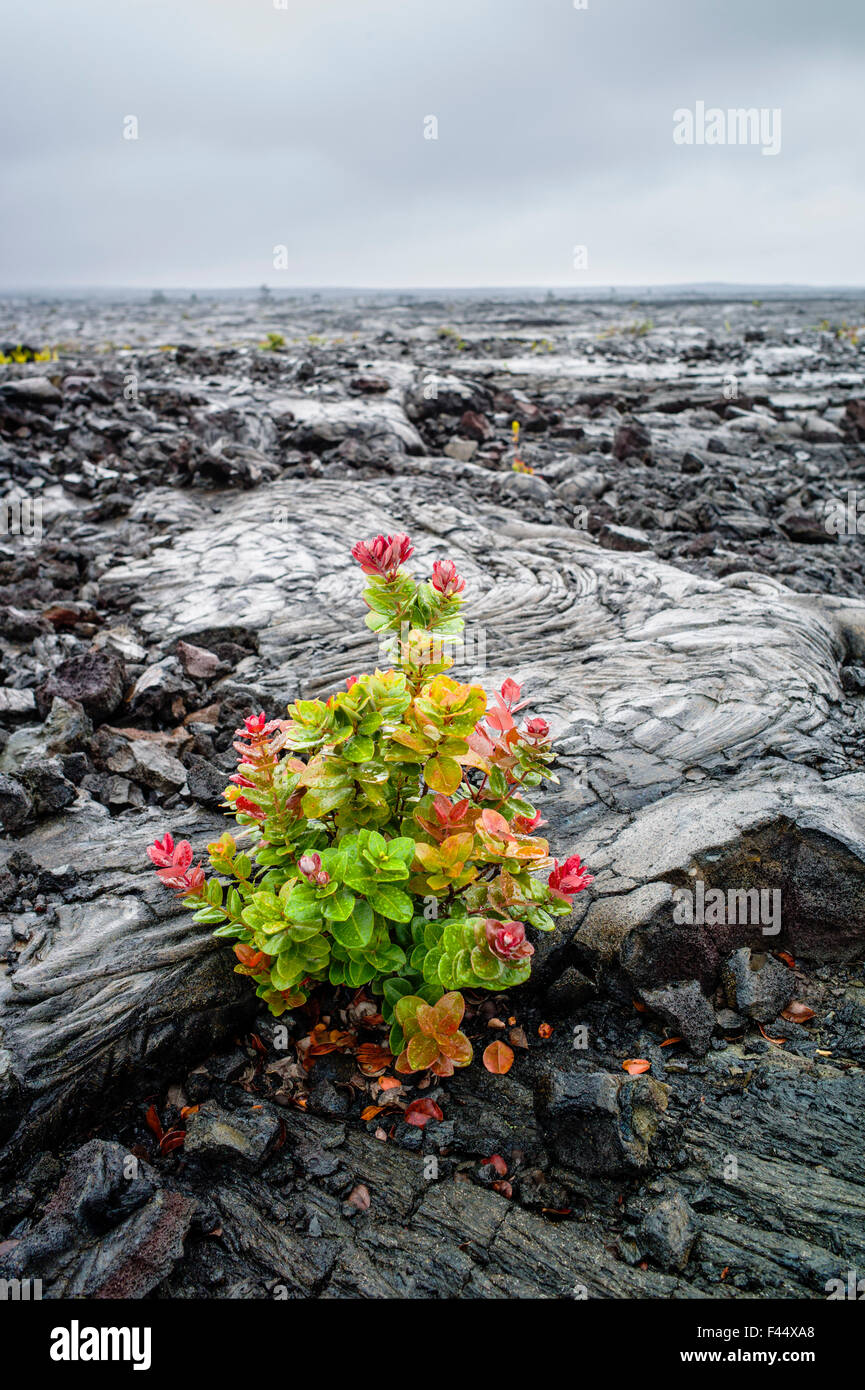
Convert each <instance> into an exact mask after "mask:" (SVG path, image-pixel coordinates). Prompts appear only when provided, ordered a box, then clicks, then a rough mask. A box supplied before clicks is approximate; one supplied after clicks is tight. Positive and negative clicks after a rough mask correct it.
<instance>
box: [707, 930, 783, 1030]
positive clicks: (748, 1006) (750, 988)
mask: <svg viewBox="0 0 865 1390" xmlns="http://www.w3.org/2000/svg"><path fill="white" fill-rule="evenodd" d="M721 982H722V984H723V986H724V993H725V995H726V997H727V1003H728V1005H729V1006H730V1008H731V1009H735V1010H736V1012H737V1013H740V1014H745V1016H746V1017H747V1018H751V1019H753V1020H754V1022H755V1023H771V1021H772V1019H773V1018H777V1016H778V1014H779V1013H780V1012H781V1010H782V1009H785V1008H786V1007H787V1005H788V1004H789V1002H790V1000H791V999H792V998H793V994H794V990H795V979H794V976H793V972H792V971H791V970H789V969H788V967H787V966H786V965H784V964H782V962H781V961H779V960H778V959H777V958H776V957H775V956H770V955H765V954H763V953H762V952H758V951H751V950H750V949H749V948H748V947H747V946H743V947H742V948H741V950H738V951H734V952H733V954H732V955H731V956H730V957H729V958H728V959H727V960H726V961H725V962H724V965H723V967H722V970H721Z"/></svg>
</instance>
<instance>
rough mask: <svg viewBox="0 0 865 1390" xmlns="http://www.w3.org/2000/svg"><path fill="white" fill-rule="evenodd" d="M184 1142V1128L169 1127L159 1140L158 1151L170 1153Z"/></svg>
mask: <svg viewBox="0 0 865 1390" xmlns="http://www.w3.org/2000/svg"><path fill="white" fill-rule="evenodd" d="M185 1143H186V1130H185V1129H170V1130H169V1131H168V1133H167V1134H164V1135H163V1136H162V1138H161V1139H160V1141H159V1152H160V1153H161V1154H170V1153H171V1150H172V1149H179V1148H182V1147H183V1145H184V1144H185Z"/></svg>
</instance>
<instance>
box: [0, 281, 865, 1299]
mask: <svg viewBox="0 0 865 1390" xmlns="http://www.w3.org/2000/svg"><path fill="white" fill-rule="evenodd" d="M857 311H858V312H859V315H860V317H862V318H865V309H863V308H862V306H861V305H855V304H851V302H850V301H838V302H822V301H817V300H813V301H811V300H807V301H806V300H803V301H801V302H792V301H790V302H784V301H778V302H773V301H768V302H766V303H764V304H762V305H756V304H750V303H749V304H742V303H735V302H731V303H729V304H724V303H721V302H717V303H714V302H707V303H700V304H686V303H681V304H675V303H673V304H663V303H662V304H653V305H651V306H645V305H644V306H634V307H630V306H624V305H621V304H618V305H616V304H609V303H604V304H600V303H588V302H581V301H566V300H561V299H555V298H551V299H548V300H544V301H541V300H538V301H535V302H530V301H525V302H522V301H519V300H516V299H509V300H504V299H502V300H482V299H463V300H459V301H455V302H452V303H444V302H437V301H435V302H434V301H429V302H424V301H421V300H414V301H412V300H407V299H406V300H405V301H403V302H400V301H399V300H398V299H396V298H391V299H388V298H386V297H380V298H376V297H368V298H367V299H365V300H364V299H354V300H337V299H334V300H324V301H321V302H316V301H313V300H310V299H306V300H300V299H299V300H297V301H296V302H290V301H285V300H273V301H268V300H266V299H263V300H259V301H257V302H256V301H250V302H245V301H243V300H230V299H225V300H221V301H219V300H212V301H209V300H204V299H202V300H200V301H190V302H188V303H186V302H184V303H180V302H179V301H175V302H174V303H171V302H168V303H154V304H151V305H147V304H141V303H139V304H133V303H130V302H120V301H118V302H117V303H110V302H108V301H105V302H100V303H96V302H94V303H88V304H84V303H78V304H76V303H74V302H71V301H70V302H68V303H57V304H52V303H48V302H46V303H39V302H37V301H35V300H29V301H23V300H22V301H17V302H15V303H14V304H13V303H11V302H10V303H7V304H5V305H2V306H0V313H2V329H0V337H2V338H3V339H5V340H6V343H5V350H6V351H7V352H8V350H9V347H10V345H11V346H15V347H17V345H18V344H21V345H22V347H23V348H25V349H26V348H27V347H28V345H29V346H30V347H31V349H32V348H36V349H40V350H41V349H44V348H46V347H49V348H51V349H53V353H54V355H53V360H49V361H32V360H30V361H27V360H25V361H24V362H20V363H13V364H11V365H5V366H0V471H2V473H3V475H4V479H5V495H4V499H3V501H4V504H5V507H6V512H5V517H6V530H5V532H4V534H3V535H2V536H0V729H2V732H0V815H2V819H3V825H4V830H5V838H4V839H3V840H2V841H0V1275H3V1276H4V1277H15V1276H16V1275H19V1276H21V1277H25V1276H26V1277H31V1278H41V1279H42V1280H43V1286H44V1289H45V1292H46V1294H47V1295H48V1296H54V1297H57V1296H70V1295H73V1296H86V1297H112V1296H117V1295H119V1296H133V1297H143V1296H155V1297H163V1298H165V1297H199V1296H200V1297H236V1296H243V1297H262V1298H263V1297H278V1298H279V1297H290V1298H295V1297H308V1296H320V1297H377V1296H382V1297H386V1296H397V1297H410V1298H419V1297H454V1296H462V1297H484V1298H487V1297H489V1298H497V1297H515V1296H516V1297H549V1296H562V1295H564V1296H571V1297H582V1296H583V1294H584V1293H587V1294H588V1295H589V1296H604V1297H628V1296H638V1297H649V1298H657V1297H681V1298H685V1297H693V1296H698V1297H700V1296H709V1297H716V1298H730V1297H734V1298H735V1297H761V1296H768V1295H771V1294H780V1295H781V1296H785V1297H791V1298H813V1297H820V1296H823V1295H824V1291H825V1285H826V1282H827V1280H829V1279H831V1278H835V1277H839V1275H841V1276H844V1272H845V1271H846V1270H847V1269H848V1268H851V1267H852V1268H855V1267H856V1266H857V1265H858V1266H859V1267H861V1265H862V1262H863V1261H865V1236H863V1230H865V1225H863V1221H862V1216H863V1212H865V1155H863V1151H862V1145H861V1140H860V1137H859V1136H860V1135H861V1132H862V1121H863V1116H865V1088H863V1068H865V967H863V955H865V933H863V927H862V922H863V919H865V918H863V909H865V705H863V695H865V565H863V547H865V539H863V537H862V536H860V535H859V534H858V532H857V530H856V527H855V525H854V526H853V527H852V528H850V527H849V526H848V527H847V528H846V529H842V530H832V529H831V528H828V529H827V526H826V524H825V522H826V517H827V511H826V508H827V506H829V507H831V506H832V505H834V504H841V505H842V507H843V508H844V509H845V513H844V514H845V516H846V517H848V518H849V517H850V516H851V515H853V516H854V518H855V512H856V506H857V505H858V504H857V502H856V498H857V496H858V490H859V488H860V479H861V478H862V477H863V467H865V359H863V349H862V348H861V347H860V345H859V343H858V340H857V334H856V333H855V331H854V330H853V329H852V328H848V327H847V324H848V323H855V321H856V314H857ZM268 335H269V336H268ZM262 344H266V346H263V345H262ZM18 356H19V357H20V356H23V357H25V358H26V357H27V356H28V353H27V351H26V350H25V351H23V352H22V353H19V354H18ZM30 356H31V357H32V351H31V353H30ZM515 421H516V422H517V423H518V424H519V427H520V428H519V431H518V432H517V434H516V437H515V432H514V430H513V424H514V422H515ZM515 458H516V459H518V460H520V463H519V466H518V468H517V469H515V468H514V466H513V465H514V461H515ZM523 469H532V470H534V471H533V472H529V471H521V470H523ZM851 498H852V499H853V502H852V507H851V501H850V499H851ZM37 504H38V505H37ZM16 508H17V511H16ZM16 517H17V518H18V522H19V524H18V526H17V528H16V526H15V525H14V524H10V522H14V520H15V518H16ZM396 529H399V530H405V531H408V532H410V533H411V535H412V536H413V538H414V541H415V544H416V546H417V558H418V560H419V561H421V562H424V561H428V560H431V559H432V558H435V557H438V556H440V555H441V553H442V552H443V551H446V552H447V553H448V554H450V555H452V556H453V558H454V559H455V560H456V561H457V564H458V566H459V568H460V571H461V573H463V574H465V575H466V577H467V579H468V582H469V589H470V592H471V595H472V606H471V608H470V610H469V614H468V619H469V631H468V634H467V636H468V640H467V643H466V649H465V652H464V660H463V661H462V662H460V663H459V664H458V667H457V673H458V674H461V675H463V676H465V677H471V676H479V677H482V678H483V681H484V683H485V684H486V685H487V686H488V687H494V686H495V685H497V684H498V683H500V681H501V679H503V678H504V676H506V675H510V676H513V677H514V678H516V679H518V680H520V681H521V682H523V683H524V684H525V686H526V688H527V689H526V693H527V694H530V696H531V699H532V707H533V711H534V712H535V713H537V714H539V715H542V716H543V717H544V718H546V719H547V720H548V721H549V723H550V725H551V727H552V730H553V735H554V737H555V739H556V745H557V747H558V748H559V749H560V759H559V763H558V767H557V771H558V775H559V777H560V783H559V785H558V786H557V787H553V788H550V789H549V792H548V793H547V795H546V796H545V798H544V801H543V812H544V815H545V817H546V818H547V820H548V822H549V824H548V826H547V827H546V828H545V831H544V833H545V834H546V835H547V836H548V838H549V840H550V842H551V846H552V852H553V853H554V854H556V855H557V856H558V857H559V858H564V857H565V856H566V855H567V854H569V853H571V852H574V851H578V852H579V853H580V854H581V856H582V857H583V859H584V860H585V861H586V863H587V864H588V866H589V868H590V869H591V871H592V872H593V873H594V874H595V876H596V877H595V882H594V883H593V885H592V887H591V890H589V891H588V892H587V893H586V894H584V895H581V898H580V899H578V900H577V903H576V905H575V907H576V910H575V912H574V914H573V916H572V918H570V919H567V920H566V922H565V923H564V925H563V926H562V927H560V928H559V929H558V930H557V932H556V933H555V935H554V936H552V937H549V936H545V937H543V938H540V939H538V938H536V951H537V953H536V956H535V970H534V973H533V977H532V982H531V983H530V985H527V986H524V987H523V988H522V989H520V990H519V991H514V992H513V994H512V995H510V996H509V997H495V996H486V995H470V996H469V1010H468V1014H467V1023H466V1027H467V1031H468V1032H469V1035H470V1036H471V1038H472V1041H473V1043H474V1045H475V1052H476V1062H475V1064H474V1065H473V1066H472V1067H471V1068H470V1069H468V1070H467V1071H465V1072H459V1073H457V1075H456V1076H454V1077H453V1078H451V1079H449V1080H447V1081H445V1082H439V1081H437V1080H436V1079H435V1078H433V1079H432V1080H430V1079H429V1078H424V1077H423V1076H415V1077H411V1078H402V1077H400V1078H393V1079H395V1080H398V1081H399V1085H390V1084H389V1085H386V1086H384V1087H383V1086H382V1084H381V1082H382V1078H383V1077H385V1078H392V1068H391V1067H389V1066H388V1065H387V1062H388V1059H387V1057H386V1056H385V1057H383V1056H382V1055H381V1053H380V1050H379V1049H380V1047H381V1043H382V1041H383V1034H382V1033H381V1031H380V1029H379V1028H378V1026H377V1019H376V1016H375V1004H374V1000H370V999H368V998H366V997H361V998H357V997H352V996H351V995H350V994H349V993H348V992H347V991H345V990H342V991H339V990H336V991H333V990H331V991H328V990H322V991H320V993H319V995H318V996H316V997H315V999H314V1000H313V1002H312V1006H311V1008H310V1009H308V1010H304V1011H298V1012H297V1013H295V1014H289V1015H286V1016H285V1017H284V1018H283V1019H281V1020H274V1019H271V1018H270V1017H269V1016H267V1015H262V1014H260V1013H259V1012H258V1011H257V1001H256V1000H255V998H254V997H253V996H252V993H251V991H250V990H249V988H248V985H247V981H245V980H244V979H242V978H240V977H238V976H236V975H235V974H234V973H233V971H232V964H231V956H230V952H228V951H227V949H226V948H225V947H224V946H222V945H220V944H219V943H217V942H215V941H214V940H213V938H212V937H211V936H210V935H209V933H208V929H207V928H206V927H196V926H195V925H194V924H193V923H192V922H191V919H190V917H189V915H188V914H186V913H184V912H183V911H182V909H179V908H178V905H177V903H176V902H175V901H174V899H173V898H172V897H171V895H170V894H169V893H167V892H166V891H165V890H164V889H163V888H162V887H161V885H159V883H158V882H157V881H156V880H155V878H154V876H153V875H152V872H151V870H150V865H149V862H148V861H147V859H146V857H145V855H144V847H145V846H146V844H147V843H149V842H150V841H152V840H153V839H154V838H155V837H156V836H157V835H159V834H161V833H162V832H163V831H164V830H165V829H168V828H170V829H172V831H173V832H174V833H175V835H178V836H183V837H185V838H187V839H189V840H191V841H192V843H193V845H194V846H195V848H196V850H200V849H201V848H203V846H204V845H205V843H206V842H207V841H208V840H209V839H212V838H214V837H215V835H216V834H218V833H219V832H220V830H221V828H222V825H223V822H222V817H221V814H220V811H219V804H220V800H221V794H222V790H223V788H224V786H225V784H226V781H227V778H228V776H229V774H230V773H231V771H233V767H234V755H233V752H232V748H231V744H232V734H233V731H234V729H235V727H236V726H237V724H238V723H239V722H240V721H241V719H242V718H243V716H244V715H246V714H248V713H251V712H253V711H257V710H258V709H265V710H267V712H268V714H269V715H271V716H273V715H280V714H282V713H283V712H284V707H285V705H286V703H287V702H288V701H290V700H293V699H294V698H296V697H297V696H298V695H302V694H306V695H322V694H327V693H329V692H330V691H332V690H333V689H335V688H337V687H338V686H339V685H341V684H342V682H343V681H344V680H345V678H346V677H347V676H349V675H351V674H353V673H355V672H356V671H357V670H358V669H363V668H367V667H369V666H371V665H373V664H375V662H376V660H377V655H378V653H377V650H376V646H375V643H374V641H373V639H372V638H371V637H369V636H364V635H363V629H362V623H361V618H362V604H361V602H360V600H359V598H358V596H357V594H358V591H357V585H356V582H355V575H354V573H353V566H352V564H351V561H350V558H349V553H348V552H349V549H350V546H351V544H352V542H353V541H354V540H355V539H357V538H358V537H359V536H366V535H369V534H374V533H376V532H378V531H385V532H387V531H393V530H396ZM863 530H865V524H863ZM695 881H701V882H703V883H704V884H705V887H706V891H707V892H708V891H709V890H711V889H712V888H713V887H721V888H722V889H727V888H731V887H735V888H736V889H742V890H744V891H747V890H749V889H752V888H758V889H769V890H771V891H773V892H774V891H777V892H778V893H780V903H781V915H780V923H779V927H780V929H779V930H778V931H777V932H775V931H774V930H773V931H772V933H771V934H767V933H766V932H765V931H764V930H763V925H765V924H763V925H761V924H758V923H743V924H741V925H737V924H736V923H724V924H723V925H718V926H707V925H700V924H699V923H697V924H695V925H687V924H682V923H679V922H678V921H677V919H676V914H675V912H674V907H675V900H676V894H677V891H678V890H681V889H684V888H689V887H690V886H692V885H693V884H694V882H695ZM494 1039H500V1040H503V1041H505V1042H507V1043H508V1044H509V1045H510V1046H511V1047H512V1049H513V1051H514V1054H515V1061H514V1064H513V1066H512V1068H511V1069H510V1071H509V1072H508V1073H507V1075H504V1076H494V1075H490V1074H489V1073H487V1072H486V1071H485V1070H484V1068H483V1066H482V1064H481V1062H480V1053H481V1052H482V1051H483V1048H484V1046H485V1045H486V1044H487V1043H488V1042H489V1041H492V1040H494ZM629 1059H638V1061H639V1063H640V1066H639V1068H637V1069H634V1070H633V1072H632V1071H629V1070H626V1069H625V1068H624V1067H623V1063H624V1062H626V1061H628V1060H629ZM416 1101H422V1102H425V1105H424V1106H422V1107H420V1109H418V1108H417V1107H414V1108H410V1107H412V1106H413V1102H416ZM426 1103H429V1104H426ZM407 1113H408V1119H407V1118H406V1114H407ZM418 1118H421V1119H422V1120H424V1121H425V1122H424V1123H423V1124H418V1123H416V1122H414V1123H413V1122H412V1121H413V1120H415V1121H416V1120H417V1119H418ZM130 1157H131V1158H133V1159H134V1160H135V1164H134V1165H133V1168H132V1169H130V1167H129V1160H130ZM131 1172H132V1173H133V1174H134V1176H133V1177H130V1173H131ZM844 1277H845V1276H844Z"/></svg>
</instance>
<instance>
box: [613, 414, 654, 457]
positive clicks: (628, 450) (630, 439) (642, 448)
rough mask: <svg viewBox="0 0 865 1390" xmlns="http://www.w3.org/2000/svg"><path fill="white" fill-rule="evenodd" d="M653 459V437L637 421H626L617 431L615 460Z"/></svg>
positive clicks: (614, 448) (614, 451)
mask: <svg viewBox="0 0 865 1390" xmlns="http://www.w3.org/2000/svg"><path fill="white" fill-rule="evenodd" d="M651 457H652V436H651V435H650V434H649V431H648V430H647V429H646V427H645V425H641V424H640V423H639V422H638V421H636V420H629V421H626V422H625V423H624V424H622V425H620V426H619V428H618V429H617V430H616V435H615V438H614V440H613V458H615V459H619V460H620V461H621V460H623V459H627V458H638V459H642V460H644V461H645V460H648V459H650V458H651Z"/></svg>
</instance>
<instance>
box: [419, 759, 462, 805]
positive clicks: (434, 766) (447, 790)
mask: <svg viewBox="0 0 865 1390" xmlns="http://www.w3.org/2000/svg"><path fill="white" fill-rule="evenodd" d="M423 775H424V778H425V780H426V783H427V785H428V786H430V787H432V789H433V791H436V792H442V793H443V794H444V795H445V796H452V795H453V793H454V792H455V791H456V790H457V788H458V786H459V784H460V782H461V781H462V780H463V770H462V768H461V767H460V765H459V763H458V762H456V761H455V760H454V759H453V758H445V757H435V758H430V759H429V760H428V761H427V762H426V763H425V765H424V770H423Z"/></svg>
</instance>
